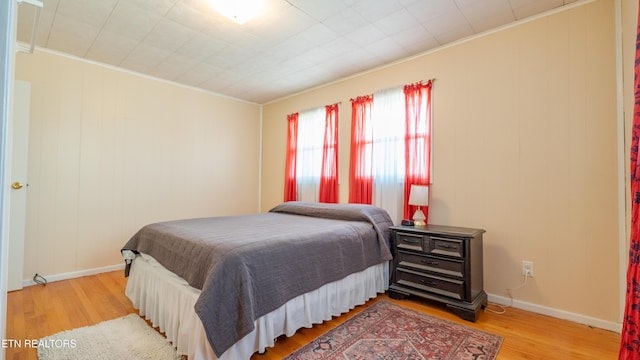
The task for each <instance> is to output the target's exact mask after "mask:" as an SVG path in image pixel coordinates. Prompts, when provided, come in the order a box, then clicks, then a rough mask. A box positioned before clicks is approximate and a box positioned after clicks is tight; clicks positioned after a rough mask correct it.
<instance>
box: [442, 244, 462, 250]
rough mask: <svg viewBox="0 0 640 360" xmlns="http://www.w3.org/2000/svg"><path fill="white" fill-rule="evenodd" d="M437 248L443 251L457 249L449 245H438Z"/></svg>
mask: <svg viewBox="0 0 640 360" xmlns="http://www.w3.org/2000/svg"><path fill="white" fill-rule="evenodd" d="M438 247H439V248H443V249H457V248H458V246H457V245H449V244H438Z"/></svg>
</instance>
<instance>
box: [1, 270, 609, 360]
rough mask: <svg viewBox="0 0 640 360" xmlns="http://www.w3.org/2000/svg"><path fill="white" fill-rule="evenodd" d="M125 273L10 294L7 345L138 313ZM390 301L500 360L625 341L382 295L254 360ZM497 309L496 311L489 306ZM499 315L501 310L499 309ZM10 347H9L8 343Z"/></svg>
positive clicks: (553, 355) (525, 315) (593, 354)
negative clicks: (475, 333)
mask: <svg viewBox="0 0 640 360" xmlns="http://www.w3.org/2000/svg"><path fill="white" fill-rule="evenodd" d="M125 286H126V279H125V278H124V276H123V272H121V271H116V272H109V273H104V274H99V275H94V276H87V277H82V278H77V279H72V280H65V281H58V282H53V283H49V284H48V285H46V286H42V285H35V286H30V287H27V288H25V289H23V290H20V291H13V292H10V293H9V294H8V316H7V336H6V339H8V340H21V341H22V342H24V340H30V339H39V338H41V337H44V336H48V335H52V334H55V333H57V332H60V331H63V330H68V329H73V328H77V327H81V326H87V325H93V324H97V323H99V322H101V321H104V320H110V319H115V318H117V317H120V316H124V315H127V314H129V313H136V309H134V308H133V306H132V305H131V302H130V301H129V299H128V298H127V297H126V296H125V295H124V288H125ZM379 299H387V300H389V301H392V302H395V303H397V304H400V305H402V306H406V307H408V308H411V309H414V310H417V311H420V312H424V313H426V314H429V315H432V316H437V317H440V318H444V319H447V320H450V321H454V322H458V323H461V324H464V325H467V326H470V327H474V328H478V329H481V330H484V331H487V332H490V333H493V334H496V335H501V336H503V337H504V342H503V344H502V347H501V348H500V352H499V353H498V359H500V360H504V359H599V360H600V359H616V358H617V355H618V347H619V343H620V335H619V334H617V333H614V332H611V331H606V330H601V329H595V328H590V327H588V326H585V325H580V324H575V323H572V322H568V321H563V320H558V319H555V318H551V317H547V316H542V315H537V314H533V313H530V312H526V311H522V310H519V309H514V308H508V309H507V310H506V313H505V314H502V315H499V314H495V313H492V312H490V311H484V312H482V313H481V314H480V316H479V318H478V321H476V322H475V323H471V322H467V321H464V320H462V319H460V318H458V317H457V316H456V315H454V314H452V313H450V312H449V311H447V310H446V309H445V308H443V307H441V306H439V305H436V304H433V303H428V302H424V301H419V300H412V299H406V300H402V301H396V300H392V299H390V298H388V297H387V296H386V295H381V296H379V297H378V298H377V299H373V300H371V301H369V302H368V303H367V304H365V305H363V306H359V307H357V308H356V309H354V310H352V311H351V312H349V313H348V314H345V315H343V316H340V317H337V318H334V319H333V320H331V321H328V322H325V323H323V324H319V325H316V326H314V327H313V328H311V329H301V330H299V331H298V333H297V334H296V335H294V336H292V337H290V338H287V337H280V338H279V339H278V341H277V342H276V346H275V347H274V348H271V349H268V351H267V352H266V353H265V354H264V355H257V354H256V355H254V356H253V357H252V360H272V359H282V358H283V357H285V356H286V355H287V354H289V353H291V352H293V351H294V350H296V349H297V348H299V347H301V346H302V345H304V344H306V343H307V342H309V341H311V340H312V339H314V338H315V337H317V336H318V335H320V334H323V333H325V332H327V331H329V330H330V329H331V328H333V327H335V326H337V325H338V324H340V323H342V322H343V321H345V320H347V319H348V318H350V317H351V316H353V315H355V314H356V313H358V312H359V311H361V310H362V309H364V308H366V307H367V306H369V305H370V304H371V303H373V302H375V301H377V300H379ZM489 309H494V306H489ZM496 310H497V309H496ZM5 345H6V343H5ZM5 350H6V359H8V360H9V359H11V360H16V359H37V352H36V350H35V349H31V348H26V349H25V348H24V347H23V348H16V347H13V348H12V347H8V348H6V349H5Z"/></svg>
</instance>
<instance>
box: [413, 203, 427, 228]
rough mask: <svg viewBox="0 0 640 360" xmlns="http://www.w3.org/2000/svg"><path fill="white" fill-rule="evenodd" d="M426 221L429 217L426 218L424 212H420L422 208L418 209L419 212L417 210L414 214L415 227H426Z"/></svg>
mask: <svg viewBox="0 0 640 360" xmlns="http://www.w3.org/2000/svg"><path fill="white" fill-rule="evenodd" d="M426 220H427V217H426V216H424V213H423V212H422V210H420V207H418V210H416V212H415V213H414V214H413V224H414V225H413V226H418V227H419V226H426V225H427V222H426Z"/></svg>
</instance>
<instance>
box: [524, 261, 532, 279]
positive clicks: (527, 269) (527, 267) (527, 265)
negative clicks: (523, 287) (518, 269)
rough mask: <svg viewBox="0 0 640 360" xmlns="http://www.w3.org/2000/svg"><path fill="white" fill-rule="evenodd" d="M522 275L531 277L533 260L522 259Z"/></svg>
mask: <svg viewBox="0 0 640 360" xmlns="http://www.w3.org/2000/svg"><path fill="white" fill-rule="evenodd" d="M522 275H524V276H529V277H533V261H526V260H522Z"/></svg>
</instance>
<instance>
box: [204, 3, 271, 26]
mask: <svg viewBox="0 0 640 360" xmlns="http://www.w3.org/2000/svg"><path fill="white" fill-rule="evenodd" d="M209 3H210V5H211V7H212V8H213V9H214V10H215V11H217V12H219V13H221V14H222V15H224V16H226V17H228V18H229V19H231V20H233V21H235V22H237V23H238V24H244V23H246V22H247V21H249V20H251V19H253V18H255V17H257V16H258V15H260V13H261V12H262V10H263V7H264V0H209Z"/></svg>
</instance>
